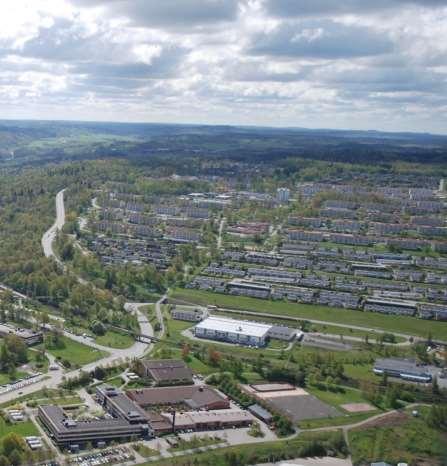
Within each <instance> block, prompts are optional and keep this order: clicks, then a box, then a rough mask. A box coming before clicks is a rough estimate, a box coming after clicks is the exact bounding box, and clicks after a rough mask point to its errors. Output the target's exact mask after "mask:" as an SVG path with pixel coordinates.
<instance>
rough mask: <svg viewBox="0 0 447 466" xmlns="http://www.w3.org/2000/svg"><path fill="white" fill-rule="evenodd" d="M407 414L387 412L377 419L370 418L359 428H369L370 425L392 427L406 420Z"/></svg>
mask: <svg viewBox="0 0 447 466" xmlns="http://www.w3.org/2000/svg"><path fill="white" fill-rule="evenodd" d="M408 418H409V416H408V414H406V413H401V412H394V413H389V414H388V415H386V416H383V417H381V418H379V419H372V420H371V421H369V422H367V423H365V424H363V425H362V427H361V429H370V428H371V427H394V426H399V425H401V424H403V423H404V422H406V421H407V420H408Z"/></svg>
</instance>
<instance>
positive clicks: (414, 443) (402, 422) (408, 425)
mask: <svg viewBox="0 0 447 466" xmlns="http://www.w3.org/2000/svg"><path fill="white" fill-rule="evenodd" d="M446 440H447V437H446V434H445V433H444V434H442V433H441V432H439V431H437V430H435V429H432V428H431V427H429V426H428V425H427V423H426V422H425V419H424V416H421V417H420V418H414V417H411V416H410V415H402V416H400V417H396V418H395V419H394V420H391V421H386V420H383V423H382V424H381V423H377V424H376V423H375V424H374V426H370V427H365V428H357V429H354V430H352V431H350V432H349V443H350V445H351V450H352V461H353V463H354V465H358V464H365V463H370V462H373V461H386V462H388V463H391V464H396V463H398V462H406V463H409V464H424V465H438V464H441V463H440V459H441V457H443V458H445V455H446V453H447V448H446V444H447V442H446Z"/></svg>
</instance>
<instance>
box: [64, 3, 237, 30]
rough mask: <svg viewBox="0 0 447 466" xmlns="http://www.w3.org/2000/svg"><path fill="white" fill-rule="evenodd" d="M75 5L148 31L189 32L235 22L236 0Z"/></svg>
mask: <svg viewBox="0 0 447 466" xmlns="http://www.w3.org/2000/svg"><path fill="white" fill-rule="evenodd" d="M73 3H74V4H76V5H80V6H84V7H91V6H101V7H105V9H106V12H107V14H108V15H110V16H114V17H124V18H128V19H129V20H130V21H131V22H132V24H134V25H137V26H147V27H162V28H173V27H176V28H178V27H180V28H187V27H191V26H192V27H195V26H203V25H209V24H216V23H220V22H227V21H233V20H235V19H236V16H237V12H238V1H237V0H181V1H178V0H74V1H73Z"/></svg>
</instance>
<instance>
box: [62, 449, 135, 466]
mask: <svg viewBox="0 0 447 466" xmlns="http://www.w3.org/2000/svg"><path fill="white" fill-rule="evenodd" d="M134 459H135V456H134V455H133V453H131V451H130V450H129V449H128V448H127V447H115V448H109V449H107V450H104V451H98V452H96V453H90V454H88V455H79V456H75V457H72V458H71V459H70V460H69V462H68V464H69V465H73V466H74V465H75V466H99V465H101V464H105V465H107V464H125V463H126V462H128V461H133V460H134Z"/></svg>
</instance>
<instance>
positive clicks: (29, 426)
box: [0, 418, 39, 439]
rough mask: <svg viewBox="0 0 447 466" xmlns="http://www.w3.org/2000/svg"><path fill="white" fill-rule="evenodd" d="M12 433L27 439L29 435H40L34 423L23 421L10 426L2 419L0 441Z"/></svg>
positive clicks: (0, 421) (0, 422) (0, 420)
mask: <svg viewBox="0 0 447 466" xmlns="http://www.w3.org/2000/svg"><path fill="white" fill-rule="evenodd" d="M11 432H14V433H16V434H18V435H21V436H22V437H27V436H29V435H39V431H38V430H37V427H36V426H35V425H34V422H32V421H23V422H17V423H14V424H9V423H7V422H6V421H5V420H3V419H1V418H0V439H1V438H3V437H4V436H5V435H8V434H9V433H11Z"/></svg>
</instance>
